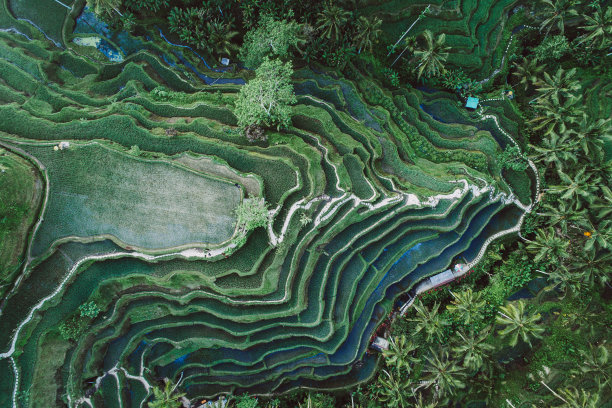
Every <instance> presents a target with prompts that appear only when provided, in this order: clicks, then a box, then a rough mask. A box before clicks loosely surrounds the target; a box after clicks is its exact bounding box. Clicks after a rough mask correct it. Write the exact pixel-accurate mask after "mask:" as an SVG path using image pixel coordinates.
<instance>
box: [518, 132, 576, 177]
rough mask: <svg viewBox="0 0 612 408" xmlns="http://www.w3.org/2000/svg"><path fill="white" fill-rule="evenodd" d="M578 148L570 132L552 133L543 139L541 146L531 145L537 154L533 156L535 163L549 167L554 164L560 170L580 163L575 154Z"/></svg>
mask: <svg viewBox="0 0 612 408" xmlns="http://www.w3.org/2000/svg"><path fill="white" fill-rule="evenodd" d="M576 146H578V141H576V140H573V139H572V138H571V136H570V134H569V132H564V133H563V134H558V133H556V132H550V133H549V134H548V136H547V137H543V138H542V140H541V142H540V144H539V145H532V144H530V145H529V147H530V148H532V149H533V150H534V151H535V152H536V154H534V155H532V156H531V158H532V160H533V161H535V162H536V163H545V164H547V165H551V164H554V165H555V166H556V167H557V169H559V170H562V169H563V168H565V167H566V166H567V165H568V164H572V163H574V164H575V163H577V162H578V157H577V156H576V154H575V153H574V151H575V150H576Z"/></svg>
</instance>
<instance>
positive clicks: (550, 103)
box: [529, 95, 583, 135]
mask: <svg viewBox="0 0 612 408" xmlns="http://www.w3.org/2000/svg"><path fill="white" fill-rule="evenodd" d="M581 100H582V95H578V96H570V97H568V98H561V100H560V101H558V100H555V99H552V98H541V99H538V101H537V103H536V104H535V106H534V108H535V112H536V115H535V117H534V118H533V119H531V120H530V121H529V123H533V124H535V126H534V127H533V128H534V130H540V131H542V132H543V134H544V135H549V134H551V133H557V134H563V133H565V132H567V131H568V129H569V127H570V126H571V125H572V124H573V123H575V122H576V121H577V120H578V115H579V114H580V113H581V109H582V108H583V106H582V105H581V103H580V102H581Z"/></svg>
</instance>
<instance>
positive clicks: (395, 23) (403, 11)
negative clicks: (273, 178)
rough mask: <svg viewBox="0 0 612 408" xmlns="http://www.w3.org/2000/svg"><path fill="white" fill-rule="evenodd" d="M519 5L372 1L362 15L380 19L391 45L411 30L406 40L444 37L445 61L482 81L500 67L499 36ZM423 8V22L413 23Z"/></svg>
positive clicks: (483, 0)
mask: <svg viewBox="0 0 612 408" xmlns="http://www.w3.org/2000/svg"><path fill="white" fill-rule="evenodd" d="M519 4H520V3H519V1H517V0H434V1H424V2H417V1H415V2H407V1H402V0H391V1H388V0H374V1H369V2H368V7H367V8H366V10H365V11H364V14H365V15H376V16H378V17H379V18H381V19H382V20H383V24H382V29H383V30H384V31H385V33H387V34H388V35H389V37H390V38H391V39H393V41H394V42H395V41H397V40H399V38H400V37H401V36H402V34H403V33H404V32H405V31H406V30H407V29H408V28H410V27H411V26H412V28H411V30H410V31H409V32H408V34H407V35H408V36H411V35H412V36H416V35H418V33H421V32H422V31H423V30H426V29H428V30H431V31H432V32H433V33H434V35H438V34H443V33H444V34H446V45H447V46H449V47H451V49H450V55H449V57H448V61H449V62H450V63H451V64H453V65H454V66H456V67H461V69H463V71H464V72H465V73H467V74H469V75H470V77H472V78H474V79H479V80H482V79H485V78H486V77H488V76H489V75H490V74H491V73H492V71H493V70H494V69H495V68H498V67H499V66H500V64H501V61H502V52H501V51H503V49H504V48H505V47H504V46H503V45H501V46H500V44H501V42H502V38H503V34H504V32H506V31H512V29H513V28H514V27H509V26H507V24H506V23H507V20H508V15H509V13H510V15H511V14H512V13H513V12H514V8H515V7H517V6H518V5H519ZM427 6H429V9H428V11H427V18H422V19H420V20H418V21H416V20H417V18H418V16H419V14H420V13H421V12H422V11H423V10H425V9H426V7H427ZM415 21H416V24H414V25H413V23H415ZM400 50H401V48H400Z"/></svg>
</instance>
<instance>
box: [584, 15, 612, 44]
mask: <svg viewBox="0 0 612 408" xmlns="http://www.w3.org/2000/svg"><path fill="white" fill-rule="evenodd" d="M583 18H584V19H585V22H586V24H585V25H584V26H582V27H580V28H581V29H583V30H584V31H586V33H585V34H584V35H583V36H582V39H581V42H586V43H588V44H589V45H590V46H593V47H595V48H600V49H608V48H610V43H611V42H612V6H608V7H606V11H604V10H603V8H602V7H601V5H598V7H596V10H595V14H594V15H589V14H584V15H583Z"/></svg>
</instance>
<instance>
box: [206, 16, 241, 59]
mask: <svg viewBox="0 0 612 408" xmlns="http://www.w3.org/2000/svg"><path fill="white" fill-rule="evenodd" d="M206 33H207V37H208V38H207V39H206V40H205V41H206V44H205V45H203V48H204V49H206V50H207V51H209V52H210V53H212V54H215V55H226V56H230V55H232V54H233V53H234V52H236V51H237V50H238V46H237V45H236V44H234V43H232V41H231V40H232V38H234V37H235V36H237V35H238V31H233V30H232V24H231V23H226V22H223V21H221V20H219V19H215V20H212V21H208V22H207V23H206Z"/></svg>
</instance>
